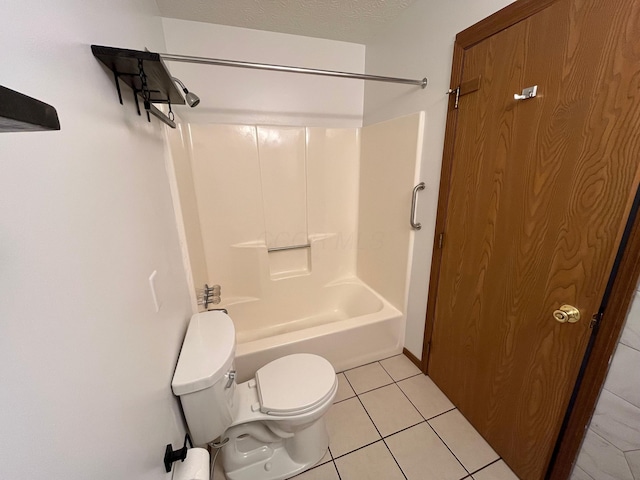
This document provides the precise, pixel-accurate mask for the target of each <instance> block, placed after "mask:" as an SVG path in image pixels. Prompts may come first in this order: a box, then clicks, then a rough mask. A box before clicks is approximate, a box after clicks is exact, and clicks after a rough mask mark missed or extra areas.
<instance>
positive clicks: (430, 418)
mask: <svg viewBox="0 0 640 480" xmlns="http://www.w3.org/2000/svg"><path fill="white" fill-rule="evenodd" d="M418 375H419V374H418ZM416 376H417V375H414V377H416ZM409 378H411V377H409ZM405 380H406V378H405ZM400 381H402V380H400ZM395 383H396V385H397V386H398V388H399V389H400V391H401V392H402V394H403V395H404V396H405V397H407V400H409V403H410V404H411V405H413V408H415V409H416V410H418V407H416V404H415V403H413V402H412V401H411V399H410V398H409V395H407V394H406V393H405V392H404V390H402V387H401V386H400V385H398V382H395ZM436 387H437V385H436ZM438 390H440V389H439V388H438ZM452 405H453V404H452ZM455 409H456V407H455V406H454V407H453V408H450V409H449V410H447V411H446V412H441V413H439V414H437V415H434V416H433V417H429V418H427V417H425V416H424V415H422V412H420V410H418V413H419V414H420V416H421V417H422V418H424V419H425V421H429V420H432V419H434V418H436V417H439V416H440V415H444V414H445V413H449V412H450V411H452V410H455Z"/></svg>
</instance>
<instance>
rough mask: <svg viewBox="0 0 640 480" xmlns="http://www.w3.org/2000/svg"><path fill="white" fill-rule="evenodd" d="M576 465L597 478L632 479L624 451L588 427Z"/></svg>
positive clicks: (601, 479)
mask: <svg viewBox="0 0 640 480" xmlns="http://www.w3.org/2000/svg"><path fill="white" fill-rule="evenodd" d="M577 465H578V467H580V468H581V469H582V470H584V471H585V472H586V473H587V474H588V475H590V476H591V477H592V478H594V479H597V480H634V479H633V476H632V475H631V470H630V469H629V465H628V464H627V460H626V458H625V456H624V453H622V452H621V451H620V450H618V449H617V448H616V447H615V446H613V445H612V444H611V443H609V442H607V441H606V440H605V439H604V438H602V437H600V436H599V435H598V434H596V433H594V432H593V431H592V430H591V429H590V428H589V429H588V430H587V435H586V436H585V438H584V442H583V443H582V449H581V450H580V455H579V456H578V461H577Z"/></svg>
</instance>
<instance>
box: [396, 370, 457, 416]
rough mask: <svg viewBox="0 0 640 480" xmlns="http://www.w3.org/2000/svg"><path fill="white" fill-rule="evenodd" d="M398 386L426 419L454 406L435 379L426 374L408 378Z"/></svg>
mask: <svg viewBox="0 0 640 480" xmlns="http://www.w3.org/2000/svg"><path fill="white" fill-rule="evenodd" d="M398 386H399V387H400V388H401V389H402V391H403V392H404V393H405V394H406V395H407V397H409V400H411V403H413V404H414V405H415V406H416V408H417V409H418V411H419V412H420V413H421V414H422V416H423V417H424V418H426V419H429V418H431V417H435V416H436V415H440V414H441V413H444V412H446V411H447V410H451V409H452V408H454V406H453V403H451V402H450V401H449V399H448V398H447V397H446V396H445V394H444V393H442V392H441V391H440V389H439V388H438V387H437V386H436V384H435V383H433V380H431V379H430V378H429V377H426V376H424V375H417V376H415V377H411V378H407V379H406V380H403V381H401V382H398Z"/></svg>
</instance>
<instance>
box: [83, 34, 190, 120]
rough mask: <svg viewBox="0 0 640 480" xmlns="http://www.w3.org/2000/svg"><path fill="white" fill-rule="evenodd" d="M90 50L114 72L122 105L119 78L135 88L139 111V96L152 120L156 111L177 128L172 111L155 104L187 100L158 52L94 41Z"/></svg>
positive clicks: (162, 118)
mask: <svg viewBox="0 0 640 480" xmlns="http://www.w3.org/2000/svg"><path fill="white" fill-rule="evenodd" d="M91 51H92V52H93V55H94V56H95V57H96V58H97V59H98V60H100V61H101V62H102V63H103V64H104V65H105V67H107V68H108V69H109V70H111V72H112V73H113V75H114V79H115V84H116V91H117V92H118V98H119V100H120V104H121V105H122V103H123V102H122V92H121V91H120V81H122V82H124V83H125V84H127V85H128V86H129V87H130V88H131V89H132V90H133V98H134V101H135V103H136V108H137V110H138V115H140V114H141V112H140V104H139V101H138V100H141V101H142V103H143V106H144V109H145V110H146V112H147V119H148V120H149V121H151V117H150V115H153V116H155V117H157V118H158V119H160V120H162V121H163V122H164V123H166V124H167V125H169V126H170V127H172V128H176V124H175V123H174V121H173V118H172V115H171V116H169V117H168V116H166V115H165V114H164V113H162V112H161V111H160V110H158V109H157V108H156V107H155V106H154V105H153V104H154V103H160V104H168V105H169V107H171V105H183V104H184V103H185V100H184V97H183V96H182V94H181V93H180V90H178V87H177V86H176V84H175V83H174V81H173V80H172V78H171V74H170V73H169V70H168V69H167V67H166V66H165V64H164V62H163V61H162V58H160V55H159V54H158V53H154V52H146V51H140V50H128V49H126V48H115V47H106V46H104V45H91Z"/></svg>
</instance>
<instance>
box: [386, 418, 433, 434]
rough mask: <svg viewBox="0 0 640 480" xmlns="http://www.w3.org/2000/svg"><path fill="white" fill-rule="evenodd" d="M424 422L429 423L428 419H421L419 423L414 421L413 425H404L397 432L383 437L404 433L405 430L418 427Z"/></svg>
mask: <svg viewBox="0 0 640 480" xmlns="http://www.w3.org/2000/svg"><path fill="white" fill-rule="evenodd" d="M423 423H427V421H426V420H421V421H419V422H418V423H414V424H413V425H410V426H408V427H404V428H403V429H402V430H398V431H397V432H393V433H390V434H389V435H387V436H386V437H382V438H389V437H393V436H394V435H397V434H399V433H402V432H404V431H405V430H409V429H410V428H413V427H417V426H418V425H422V424H423Z"/></svg>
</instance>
